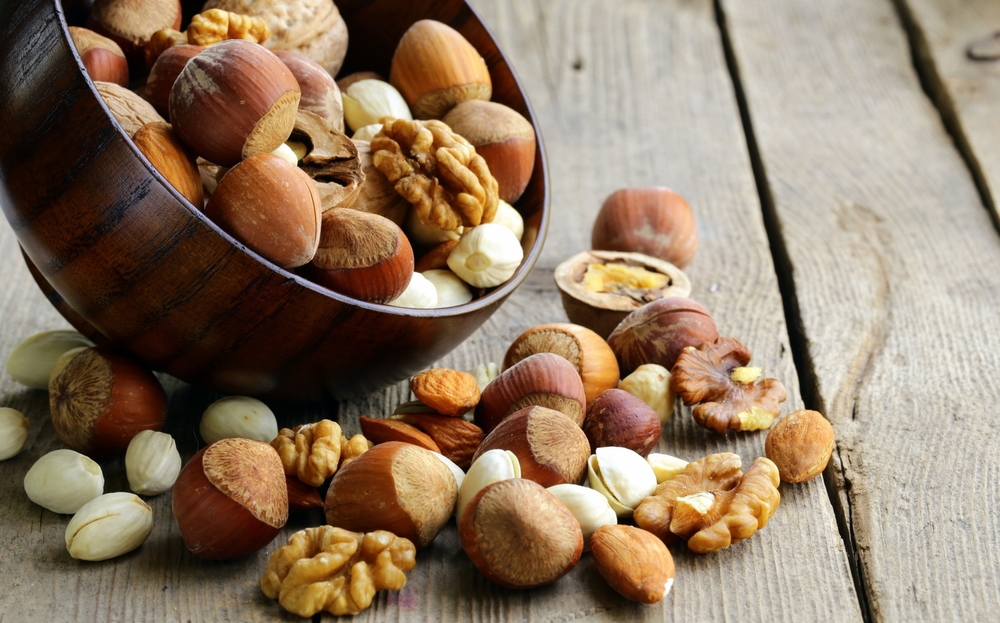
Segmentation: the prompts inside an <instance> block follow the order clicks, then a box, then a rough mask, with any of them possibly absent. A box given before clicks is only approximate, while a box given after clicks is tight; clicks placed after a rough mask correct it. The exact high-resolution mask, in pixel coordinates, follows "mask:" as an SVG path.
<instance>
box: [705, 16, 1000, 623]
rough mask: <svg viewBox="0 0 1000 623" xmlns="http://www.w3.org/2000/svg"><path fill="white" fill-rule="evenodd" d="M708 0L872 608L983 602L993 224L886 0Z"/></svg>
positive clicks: (992, 597)
mask: <svg viewBox="0 0 1000 623" xmlns="http://www.w3.org/2000/svg"><path fill="white" fill-rule="evenodd" d="M941 4H942V5H943V3H941ZM723 7H724V10H725V15H726V21H727V24H728V26H729V31H730V32H731V35H732V39H733V42H734V50H735V56H736V58H737V59H738V64H739V71H740V75H741V77H742V84H743V86H744V88H745V92H746V99H747V102H748V106H749V113H750V117H751V118H752V122H753V128H754V132H755V135H756V139H757V143H758V145H759V151H760V156H761V159H762V161H763V170H764V171H765V173H766V179H767V186H768V189H769V192H770V194H771V196H772V197H773V202H774V209H775V211H776V220H777V222H778V226H779V227H780V231H781V234H782V238H783V240H784V244H785V245H786V248H787V254H788V257H789V258H790V265H789V266H788V267H784V268H785V269H786V270H789V271H790V272H791V276H792V277H793V279H794V286H795V293H796V297H797V304H798V308H799V310H800V313H801V319H800V322H801V325H802V327H803V328H804V333H805V338H806V343H805V346H806V347H807V351H808V358H809V360H810V361H811V363H812V366H813V369H814V371H815V378H816V385H817V387H816V389H817V392H818V396H819V398H820V400H821V403H822V406H823V408H824V409H825V411H826V413H827V415H828V416H829V417H830V419H831V420H832V421H833V422H834V425H835V428H836V432H837V439H838V444H837V448H838V450H837V456H838V457H839V462H840V465H839V473H838V474H837V476H838V478H839V480H838V482H840V483H841V484H842V485H843V486H844V487H845V489H846V491H845V494H844V496H843V498H842V499H843V501H844V504H845V507H844V509H843V512H844V514H845V517H846V519H847V520H848V521H849V522H850V523H851V528H852V530H853V535H854V537H855V539H856V547H857V551H858V554H859V556H860V561H861V569H862V571H863V576H864V581H865V584H866V586H867V591H866V595H865V596H866V598H867V601H868V603H869V604H870V610H871V614H872V618H873V620H876V621H906V620H913V621H918V620H919V621H943V620H990V619H992V618H994V617H995V613H996V611H997V608H998V607H1000V573H998V571H997V564H996V563H997V557H998V551H1000V547H998V546H1000V528H998V524H997V522H996V520H995V508H996V502H997V499H998V497H1000V484H998V480H997V474H998V472H1000V442H998V441H997V439H996V437H995V436H994V435H992V434H991V433H990V432H989V431H991V430H993V429H994V428H995V427H996V426H997V424H998V421H1000V420H998V415H997V410H996V408H995V405H994V401H995V396H996V395H997V391H998V381H997V377H996V374H995V371H996V370H997V369H998V368H997V355H996V353H997V352H998V350H1000V337H998V336H1000V319H998V316H997V313H996V309H997V304H998V302H1000V278H998V276H997V272H996V268H995V267H996V266H997V264H998V262H1000V245H998V237H997V232H996V231H995V230H994V228H993V226H992V223H991V221H990V218H989V216H988V213H987V211H986V210H985V209H984V207H983V205H982V203H981V200H980V197H979V195H978V193H977V191H976V187H975V185H974V183H973V180H972V177H971V175H970V172H969V171H968V169H967V168H966V166H965V163H964V162H963V160H962V159H961V157H960V156H959V154H958V153H957V151H956V149H955V146H954V144H953V143H952V141H951V138H950V137H949V136H948V134H947V133H946V131H945V129H944V127H943V125H942V122H941V118H940V115H939V113H938V111H937V110H936V109H935V108H934V106H933V105H932V103H931V102H930V101H929V100H928V98H927V97H926V96H925V94H924V92H923V90H922V89H921V85H920V83H919V81H918V78H917V75H916V73H915V71H914V68H913V65H912V63H911V54H910V50H909V47H908V44H907V40H906V36H905V33H904V30H903V28H902V27H901V25H900V23H899V18H898V15H897V13H896V11H895V10H894V7H893V6H892V4H891V3H890V2H888V1H876V2H873V1H870V0H836V1H832V2H823V3H803V2H795V1H785V0H771V1H765V2H755V3H745V2H733V1H724V2H723ZM988 105H989V106H990V107H991V108H992V111H993V113H992V114H993V115H994V117H995V116H996V114H997V112H998V111H1000V109H998V108H997V106H998V105H1000V102H998V100H997V99H995V98H994V100H993V101H992V102H990V103H989V104H988Z"/></svg>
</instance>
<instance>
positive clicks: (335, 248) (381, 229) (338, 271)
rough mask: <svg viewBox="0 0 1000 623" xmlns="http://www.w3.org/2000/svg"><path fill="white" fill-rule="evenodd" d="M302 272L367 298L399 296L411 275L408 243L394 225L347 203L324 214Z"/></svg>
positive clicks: (343, 291) (383, 300) (382, 299)
mask: <svg viewBox="0 0 1000 623" xmlns="http://www.w3.org/2000/svg"><path fill="white" fill-rule="evenodd" d="M304 274H305V275H306V276H307V277H309V278H310V279H312V280H313V281H315V282H316V283H319V284H320V285H323V286H325V287H327V288H330V289H331V290H333V291H334V292H339V293H341V294H344V295H346V296H350V297H352V298H355V299H358V300H361V301H368V302H371V303H388V302H389V301H391V300H393V299H395V298H397V297H398V296H400V295H401V294H402V293H403V292H404V291H405V290H406V286H407V285H409V283H410V277H411V276H412V275H413V247H411V246H410V241H409V240H407V238H406V235H405V234H404V233H403V230H402V229H400V228H399V226H398V225H396V224H395V223H393V222H392V221H390V220H389V219H387V218H385V217H384V216H379V215H378V214H369V213H367V212H360V211H358V210H351V209H345V208H341V209H335V210H329V211H327V212H326V213H325V214H323V218H322V225H321V229H320V240H319V247H318V249H317V251H316V255H315V257H314V258H313V260H312V263H311V264H310V265H309V267H308V269H307V270H306V271H305V272H304Z"/></svg>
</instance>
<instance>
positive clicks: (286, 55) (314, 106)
mask: <svg viewBox="0 0 1000 623" xmlns="http://www.w3.org/2000/svg"><path fill="white" fill-rule="evenodd" d="M274 54H275V56H277V57H278V58H279V59H281V62H282V63H284V64H285V67H288V69H289V71H291V72H292V75H293V76H295V81H296V82H298V83H299V90H300V91H301V92H302V96H301V99H300V100H299V110H308V111H309V112H312V113H316V114H317V115H319V116H320V117H322V118H324V119H326V120H327V121H329V122H330V124H331V125H333V127H335V128H337V129H338V130H340V131H341V132H343V131H344V105H343V100H342V99H341V94H340V87H338V86H337V83H336V82H335V81H334V79H333V76H331V75H330V74H329V72H327V71H326V70H325V69H323V66H322V65H320V64H319V63H317V62H316V61H314V60H313V59H311V58H309V57H308V56H306V55H305V54H302V53H300V52H293V51H291V50H275V51H274Z"/></svg>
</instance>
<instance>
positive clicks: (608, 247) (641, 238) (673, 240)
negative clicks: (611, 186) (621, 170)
mask: <svg viewBox="0 0 1000 623" xmlns="http://www.w3.org/2000/svg"><path fill="white" fill-rule="evenodd" d="M590 246H591V248H592V249H597V250H602V251H626V252H631V253H643V254H645V255H650V256H652V257H657V258H660V259H661V260H664V261H667V262H670V263H671V264H673V265H674V266H677V267H678V268H684V267H686V266H687V265H688V264H690V263H691V260H692V259H694V255H695V253H696V252H697V250H698V230H697V228H696V226H695V219H694V213H693V212H692V211H691V206H689V205H688V203H687V201H685V200H684V198H683V197H681V196H680V195H679V194H677V193H676V192H674V191H673V190H671V189H669V188H664V187H662V186H648V187H642V188H635V187H631V188H621V189H619V190H616V191H615V192H613V193H611V195H610V196H608V198H607V199H605V200H604V203H603V204H602V205H601V209H600V211H599V212H598V213H597V217H596V218H595V219H594V225H593V230H592V232H591V241H590Z"/></svg>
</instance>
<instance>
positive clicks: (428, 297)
mask: <svg viewBox="0 0 1000 623" xmlns="http://www.w3.org/2000/svg"><path fill="white" fill-rule="evenodd" d="M180 24H181V14H180V5H179V3H178V2H177V0H156V1H154V2H143V3H136V2H131V1H127V0H96V1H95V2H94V7H93V9H92V11H91V13H90V17H89V20H88V22H87V26H88V27H87V28H84V27H77V26H74V27H72V28H71V34H72V37H73V41H74V43H75V44H76V47H77V51H78V53H79V54H80V58H81V60H82V61H83V64H84V66H85V67H86V69H87V71H88V73H89V75H90V77H91V78H92V80H93V81H94V83H95V85H96V87H97V89H98V92H99V93H100V94H101V95H102V96H103V97H104V99H105V101H106V103H107V104H108V107H109V109H110V110H111V112H112V113H113V115H114V116H115V117H116V119H117V120H118V122H119V123H120V125H121V126H122V128H123V129H124V130H125V131H126V132H127V133H128V134H129V136H130V137H132V140H133V142H134V143H135V145H136V147H138V149H139V151H140V152H142V153H143V155H145V157H146V158H147V159H148V160H149V162H150V164H151V165H152V166H153V167H155V168H156V169H157V170H158V171H159V172H160V173H161V174H162V175H163V177H164V178H165V179H166V180H167V181H168V182H170V184H172V185H173V186H174V188H175V189H176V190H177V191H178V192H179V193H180V194H181V195H183V196H184V197H185V198H186V199H187V200H188V201H190V202H191V204H192V205H193V206H194V207H195V208H196V209H199V210H202V212H203V213H204V215H205V216H207V217H208V218H209V219H211V220H212V221H213V222H214V223H216V224H217V225H218V226H219V227H220V228H221V229H222V230H224V231H225V232H227V233H228V234H229V235H231V236H232V237H233V238H235V239H236V240H237V241H239V242H240V243H242V244H243V245H245V246H246V247H247V248H249V249H250V250H252V251H254V252H256V253H257V254H259V255H260V256H261V257H263V258H264V259H265V260H268V261H270V262H272V263H273V264H275V265H276V266H278V267H280V268H283V269H286V270H289V271H293V272H295V273H296V274H298V275H300V276H302V277H303V278H306V279H309V280H311V281H314V282H316V283H318V284H320V285H322V286H324V287H326V288H328V289H330V290H332V291H335V292H338V293H340V294H342V295H345V296H349V297H351V298H355V299H359V300H363V301H368V302H373V303H383V304H390V305H395V306H401V307H423V308H431V307H450V306H454V305H462V304H464V303H467V302H469V301H471V300H473V299H474V298H476V297H477V296H480V295H482V294H483V293H484V292H485V290H486V289H489V288H494V287H496V286H499V285H501V284H503V283H504V282H506V281H507V280H508V279H510V277H511V276H513V274H514V272H515V271H516V270H517V268H518V267H519V266H520V264H521V262H522V260H523V257H524V251H523V248H522V246H521V242H520V240H521V237H522V235H523V233H524V222H523V218H522V216H521V214H520V213H519V212H518V211H517V209H515V208H514V207H513V206H512V204H514V203H516V202H517V200H518V199H519V198H520V196H521V194H522V193H523V192H524V190H525V188H526V186H527V184H528V182H529V181H530V179H531V176H532V173H533V171H534V163H535V151H536V140H535V133H534V128H533V126H532V125H531V123H530V122H529V121H528V120H527V119H526V118H525V117H524V116H522V115H521V114H520V113H518V112H517V111H515V110H513V109H512V108H510V107H508V106H505V105H503V104H500V103H498V102H493V101H490V98H491V96H492V82H491V78H490V74H489V70H488V68H487V66H486V62H485V61H484V60H483V58H482V57H481V56H480V54H479V52H478V51H477V50H476V49H475V48H474V47H473V46H472V45H471V44H470V43H469V42H468V41H467V40H466V39H465V38H464V37H463V36H462V35H461V34H460V33H459V32H458V31H456V30H455V29H453V28H451V27H450V26H448V25H446V24H444V23H441V22H438V21H434V20H427V19H425V20H420V21H417V22H416V23H414V24H413V25H412V26H411V27H410V28H409V29H408V30H407V31H406V32H405V33H404V34H403V36H402V37H401V39H400V40H399V42H398V44H397V47H396V49H395V52H394V55H393V58H392V64H391V67H390V71H389V76H388V78H387V79H386V78H383V77H382V76H379V75H377V74H374V73H373V72H359V73H354V74H350V75H346V76H340V77H339V79H337V80H335V79H334V78H335V77H336V76H337V75H338V72H339V71H340V68H341V65H342V63H343V59H344V55H345V54H346V51H347V43H348V34H349V33H348V31H347V26H346V24H345V23H344V20H343V18H342V17H341V16H340V13H339V11H338V10H337V8H336V6H335V5H334V3H333V2H332V0H297V1H294V2H290V3H284V2H282V3H278V2H274V3H272V2H268V1H260V2H253V3H251V2H245V1H241V0H208V2H206V3H205V5H204V7H203V11H202V12H201V13H199V14H197V15H194V16H192V18H191V20H190V24H189V25H188V26H187V29H186V30H185V31H183V32H182V31H179V30H177V29H178V28H179V27H180ZM130 87H131V88H132V90H130ZM345 129H346V130H347V131H350V132H353V136H348V135H347V134H345V133H344V131H345Z"/></svg>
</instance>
